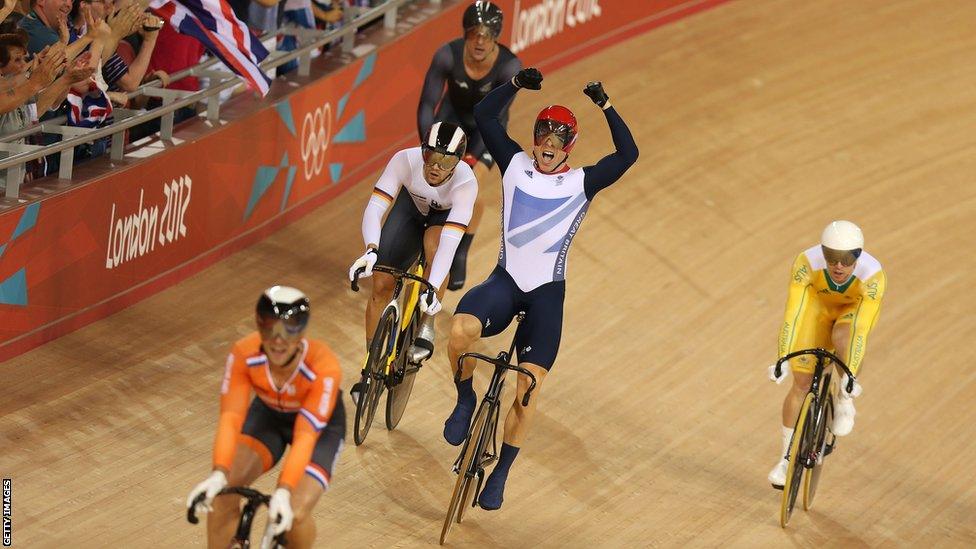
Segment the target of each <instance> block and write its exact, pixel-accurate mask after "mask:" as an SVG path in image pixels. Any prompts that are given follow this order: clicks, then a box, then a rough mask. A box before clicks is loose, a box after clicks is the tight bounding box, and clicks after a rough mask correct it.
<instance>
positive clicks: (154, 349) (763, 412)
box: [0, 0, 976, 547]
mask: <svg viewBox="0 0 976 549" xmlns="http://www.w3.org/2000/svg"><path fill="white" fill-rule="evenodd" d="M974 17H976V4H974V3H971V2H963V1H961V0H924V1H923V0H914V1H909V0H904V1H891V0H884V1H881V0H877V1H862V2H846V1H841V0H832V1H827V0H819V1H817V2H782V1H774V0H769V1H765V0H750V1H748V2H732V3H729V4H725V5H723V6H720V7H718V8H716V9H713V10H710V11H707V12H704V13H701V14H699V15H696V16H693V17H691V18H688V19H685V20H683V21H680V22H678V23H675V24H671V25H669V26H665V27H663V28H659V29H656V30H654V31H652V32H650V33H647V34H645V35H643V36H639V37H637V38H634V39H631V40H629V41H627V42H625V43H622V44H619V45H617V46H615V47H613V48H610V49H608V50H606V51H604V52H602V53H600V54H598V55H595V56H593V57H591V58H589V59H586V60H584V61H582V62H579V63H576V64H574V65H571V66H569V67H567V68H566V69H564V70H561V71H559V72H557V73H553V74H547V75H546V80H545V83H544V89H543V91H542V92H541V93H535V94H533V93H528V92H522V93H521V94H520V95H519V97H518V99H517V101H516V103H515V105H514V107H513V111H512V113H513V115H512V122H511V125H510V130H511V132H512V133H513V135H514V136H515V137H516V138H518V139H519V140H520V141H522V142H526V141H527V140H528V137H529V135H530V120H531V119H532V117H533V116H534V114H535V113H536V111H537V109H538V108H539V107H540V106H541V105H543V104H544V103H551V102H561V103H565V104H567V105H569V106H570V107H571V108H573V109H574V110H575V111H576V113H577V115H578V116H579V118H580V121H581V125H582V134H581V137H580V142H579V144H578V145H577V148H576V152H575V153H574V155H573V157H572V161H573V163H574V164H576V165H585V164H588V163H592V162H593V161H595V160H597V159H598V158H599V157H600V156H601V155H602V154H604V153H606V152H607V151H608V150H609V149H610V147H611V144H610V140H609V132H608V131H607V129H606V126H605V123H604V122H603V120H602V117H601V116H600V114H599V112H598V110H597V109H596V108H595V107H594V106H592V105H591V104H590V103H589V101H588V100H587V99H586V98H585V97H584V96H583V95H582V94H581V93H580V92H579V89H580V88H581V87H582V85H583V84H584V83H585V82H586V81H587V80H590V79H602V80H604V81H605V83H606V87H607V90H608V92H609V94H610V95H611V97H612V99H613V102H614V103H615V104H616V105H617V107H618V109H619V111H620V113H621V114H622V116H623V117H624V119H625V120H627V121H628V122H629V123H630V126H631V128H632V129H633V131H634V134H635V136H636V139H637V142H638V144H639V145H640V148H641V158H640V161H639V163H638V165H637V166H636V167H635V168H633V169H632V170H631V172H629V173H628V174H627V176H626V177H625V178H624V179H623V180H622V181H621V182H620V183H619V184H617V185H616V186H615V187H613V188H612V189H610V190H608V191H606V192H604V193H602V194H601V195H600V196H599V198H598V199H597V200H596V201H595V204H594V205H593V207H592V208H591V209H590V213H589V215H588V216H587V219H586V222H585V223H584V226H583V229H582V231H581V233H580V235H579V236H578V238H577V239H576V242H575V245H574V248H573V252H572V254H571V255H572V259H571V261H570V263H571V264H570V267H569V270H570V272H569V282H568V298H567V302H566V323H565V331H564V338H563V345H562V348H561V353H560V359H559V361H558V362H557V364H556V366H555V368H554V369H553V373H552V375H551V376H550V379H548V380H547V382H546V384H545V386H544V387H543V391H542V393H541V401H540V405H539V414H538V419H537V420H536V423H535V425H534V427H533V430H532V434H531V435H530V437H529V440H528V442H527V443H526V444H525V446H524V450H523V452H522V453H521V455H520V457H519V459H518V461H517V462H516V464H515V467H514V468H513V473H512V475H511V477H510V481H509V487H508V491H507V493H506V500H505V506H504V508H503V509H502V510H501V511H499V512H494V513H488V512H485V511H482V510H480V509H479V510H474V511H472V512H471V513H470V514H469V518H467V519H466V520H465V523H464V524H462V525H461V526H460V527H457V528H456V529H455V530H454V531H453V533H452V536H451V538H450V542H451V543H452V544H453V545H458V546H503V547H536V546H548V547H593V546H600V547H639V546H685V545H694V546H717V545H732V546H745V547H753V546H783V545H796V546H806V547H812V546H821V545H824V544H826V545H834V546H878V545H885V546H900V545H906V546H909V545H910V546H920V545H934V546H969V547H972V546H974V545H976V519H974V517H976V483H974V482H973V481H974V471H976V469H974V466H973V463H974V461H976V442H974V435H976V430H974V427H973V425H976V405H974V402H976V377H974V374H973V371H974V370H973V367H972V365H971V363H970V360H971V358H970V355H971V353H970V352H969V348H970V346H971V344H967V343H966V341H971V340H970V339H969V337H971V333H972V330H973V329H974V328H976V322H974V318H976V317H974V315H973V314H972V310H973V309H974V297H973V296H974V292H973V290H972V286H971V278H972V272H973V271H976V259H974V256H973V254H972V250H973V246H972V242H973V235H974V234H976V221H974V219H976V182H974V181H973V174H974V173H976V132H974V131H973V126H974V113H976V64H974V63H973V51H974V50H976V34H974V33H973V32H972V24H971V21H972V20H973V18H974ZM410 115H411V116H412V113H410ZM370 184H371V180H369V179H368V180H366V181H363V183H362V185H360V186H358V187H356V189H355V190H353V191H352V192H349V193H346V194H345V195H343V196H341V197H340V198H338V199H337V200H335V201H333V202H331V203H329V204H328V205H326V206H324V207H322V208H321V209H319V210H318V211H316V212H314V213H313V214H311V215H309V216H308V217H306V218H304V219H303V220H301V221H299V222H297V223H295V224H293V225H291V226H289V227H288V228H286V229H283V230H281V231H280V232H278V233H276V234H275V235H273V236H272V237H270V238H268V239H267V240H266V241H264V242H261V243H259V244H257V245H255V246H253V247H251V248H250V249H247V250H245V251H243V252H240V253H237V254H236V255H234V256H232V257H230V258H227V259H226V260H224V261H222V262H220V263H218V264H216V265H214V266H213V267H211V268H209V269H207V270H205V271H204V272H202V273H200V274H198V275H197V276H194V277H192V278H191V279H189V280H186V281H185V282H183V283H181V284H179V285H177V286H176V287H173V288H170V289H169V290H167V291H164V292H162V293H160V294H158V295H156V296H155V297H153V298H151V299H148V300H146V301H144V302H141V303H139V304H137V305H135V306H133V307H130V308H129V309H127V310H125V311H123V312H121V313H118V314H116V315H114V316H112V317H110V318H108V319H105V320H103V321H100V322H98V323H96V324H93V325H91V326H88V327H87V328H85V329H82V330H79V331H77V332H74V333H72V334H70V335H68V336H66V337H62V338H60V339H58V340H57V341H54V342H52V343H50V344H47V345H46V346H44V347H42V348H39V349H36V350H34V351H33V352H30V353H28V354H26V355H23V356H21V357H19V358H16V359H14V360H11V361H8V362H7V363H5V364H2V365H0V378H2V379H3V383H4V387H3V392H4V397H3V400H2V402H0V443H2V451H0V473H2V475H3V476H4V477H12V478H13V479H14V484H13V504H14V523H13V526H14V541H15V546H19V547H60V546H72V547H185V546H200V545H202V543H203V537H204V528H203V527H202V526H197V527H192V526H190V525H188V524H187V523H186V521H185V519H184V518H183V516H184V508H183V501H184V498H185V497H186V494H187V492H188V491H189V490H190V489H191V488H192V487H193V485H194V484H195V483H197V482H198V481H200V480H202V479H203V478H204V477H205V476H206V474H207V472H208V470H209V463H210V449H211V443H212V438H213V432H214V428H215V420H216V412H217V394H218V387H219V383H220V377H221V373H222V365H223V362H224V357H225V354H226V352H227V351H228V349H229V345H230V343H231V342H232V341H233V340H235V339H236V338H238V337H240V336H242V335H243V334H245V333H247V332H248V331H250V330H252V329H253V312H252V311H253V304H254V301H255V300H256V298H257V296H258V295H259V293H260V291H261V289H263V288H264V287H266V286H268V285H271V284H272V283H287V284H292V285H295V286H298V287H300V288H304V289H305V290H306V291H307V292H308V293H309V294H310V296H311V298H312V303H313V311H314V314H313V321H312V325H311V329H310V335H311V336H313V337H317V338H322V339H324V340H325V341H327V342H328V343H329V344H330V345H331V346H332V347H333V348H334V349H335V350H336V352H337V353H338V355H339V356H340V358H341V360H342V364H343V371H344V372H345V376H346V377H345V379H344V381H343V386H344V388H346V389H348V387H349V386H350V384H351V383H352V381H351V380H352V379H353V378H354V377H355V375H356V372H357V370H358V368H359V366H360V363H361V356H362V351H363V349H362V347H363V329H362V312H363V307H364V304H365V301H364V300H365V296H364V295H357V294H353V293H352V292H350V291H349V290H348V288H347V285H346V283H345V282H344V277H345V273H346V269H347V268H348V265H349V263H350V262H351V261H352V260H354V259H355V258H356V257H357V255H358V254H359V252H360V237H359V226H360V216H361V213H362V209H363V206H364V205H365V202H366V200H367V195H368V193H369V188H370ZM482 192H483V193H484V195H485V196H486V197H487V201H488V204H489V209H488V212H487V213H486V218H485V219H486V222H485V223H484V227H485V228H484V230H483V231H482V232H481V235H480V236H479V238H478V239H477V240H476V241H475V245H474V249H473V253H472V255H471V257H470V263H469V265H470V276H469V280H470V281H472V282H478V281H480V280H482V279H483V278H484V276H485V275H486V274H487V273H488V272H489V270H490V269H491V268H492V266H493V264H494V261H495V255H496V252H497V246H498V241H497V239H498V234H497V232H498V227H497V223H495V222H494V220H495V219H497V215H498V202H499V192H498V184H497V180H493V181H485V182H482ZM834 218H849V219H852V220H855V221H857V222H859V223H860V224H861V225H862V227H863V228H864V231H865V234H866V238H867V248H868V250H870V252H871V253H872V254H874V255H875V256H876V257H878V258H879V259H880V260H881V262H882V263H883V264H884V266H885V268H886V271H887V273H888V280H889V289H888V294H887V296H886V299H885V302H884V306H883V308H882V315H881V319H880V323H879V325H878V327H877V329H876V331H875V333H874V334H872V338H871V340H870V343H869V350H868V359H867V362H866V367H865V370H864V371H865V374H866V375H864V376H863V384H864V388H865V390H864V395H863V396H862V397H861V398H860V399H859V400H858V410H859V414H858V416H857V425H856V428H855V430H854V433H853V434H852V435H851V436H850V437H848V438H846V439H843V440H842V442H841V444H840V446H839V449H838V451H837V452H836V453H835V454H834V455H833V456H832V457H831V459H830V460H829V462H828V466H827V469H826V473H825V477H824V480H823V482H822V484H821V492H820V495H819V496H818V497H819V499H818V501H817V504H816V507H815V509H814V510H813V511H811V512H809V513H805V512H803V511H802V510H799V511H797V513H796V515H795V516H794V518H793V522H792V523H791V525H790V527H789V528H788V529H787V530H785V531H784V530H781V529H780V527H779V525H778V522H777V518H778V515H777V513H778V509H779V497H780V492H776V491H773V490H772V489H771V488H770V487H769V485H768V484H767V482H766V473H767V471H768V470H769V468H770V467H771V466H772V465H773V463H774V461H775V458H776V454H777V452H778V447H779V414H780V412H779V410H780V403H781V400H782V397H783V394H784V390H785V389H784V388H783V387H777V386H775V385H773V384H771V383H769V382H768V381H767V380H766V379H765V367H766V366H767V365H768V364H769V363H770V362H771V361H772V360H773V359H774V358H775V345H776V334H777V330H778V328H779V323H780V321H781V315H782V313H783V307H784V301H785V297H786V285H787V274H788V270H789V267H790V264H791V261H792V259H793V258H794V256H795V254H797V253H798V252H799V251H800V250H801V249H804V248H805V247H807V246H810V245H812V244H813V243H815V242H816V241H817V238H818V237H819V232H820V230H821V228H822V227H823V225H825V224H826V223H827V222H828V221H829V220H831V219H834ZM458 297H459V296H458V295H457V294H455V295H452V296H449V298H448V299H447V301H446V307H447V309H448V310H451V309H452V308H453V306H454V304H456V302H457V299H458ZM448 321H449V314H443V315H441V316H440V317H439V319H438V329H439V330H440V333H441V334H443V333H445V328H446V327H447V325H448ZM507 342H508V336H507V334H506V336H504V337H500V338H498V339H496V340H494V341H492V342H491V343H490V344H489V345H487V346H485V347H484V350H487V351H489V352H495V351H496V350H497V349H498V348H500V346H502V345H505V344H507ZM438 345H439V348H438V352H437V355H436V359H435V360H434V361H433V362H432V363H430V365H429V367H427V368H425V370H424V371H422V372H421V375H420V377H419V378H418V383H417V385H416V387H415V389H414V394H413V398H412V400H411V403H410V406H409V408H408V409H407V414H406V416H405V417H404V420H403V422H402V423H401V426H400V428H399V429H398V430H397V431H395V432H392V433H387V432H386V431H385V430H384V429H383V427H382V426H381V424H380V425H374V429H373V431H372V432H371V433H370V436H369V439H368V440H367V442H366V445H365V446H364V447H361V448H356V447H354V446H353V445H352V437H351V434H350V435H349V437H348V440H347V442H348V443H349V445H348V446H347V447H346V450H345V452H344V453H343V455H342V458H341V460H340V465H339V468H338V471H337V474H336V476H335V479H334V485H333V487H332V489H331V491H330V492H329V493H327V494H326V496H325V497H324V498H323V499H322V501H321V503H320V504H319V506H318V508H317V511H316V518H317V524H318V531H319V539H320V542H321V543H320V545H321V546H323V547H326V546H328V547H388V546H398V547H408V546H425V545H432V544H436V542H437V535H438V533H439V531H440V525H441V521H442V518H443V513H444V508H445V506H446V504H447V500H448V498H449V496H450V492H451V486H452V483H453V475H451V474H450V465H451V462H452V460H453V459H454V457H455V455H456V450H455V449H454V448H453V447H449V446H448V445H447V444H446V443H445V442H444V441H443V440H442V438H441V428H442V423H443V420H444V418H445V417H446V415H447V414H448V413H449V412H450V410H451V407H452V405H453V400H454V396H453V388H452V386H451V383H450V381H449V378H448V373H447V364H446V362H447V361H446V358H445V356H444V350H445V347H446V344H445V343H444V341H443V340H440V341H439V342H438ZM482 374H483V372H482ZM479 378H480V379H481V380H482V381H480V382H479V383H477V384H476V386H479V385H480V386H482V387H483V385H484V381H483V379H484V377H483V375H479ZM346 398H347V400H346V403H347V409H348V408H349V406H348V405H349V404H350V401H349V400H348V397H346ZM350 428H351V427H350ZM271 485H272V479H271V478H265V479H262V481H261V482H259V484H258V486H259V487H260V488H264V489H267V488H269V487H270V486H271ZM262 524H263V521H262ZM259 526H260V525H259Z"/></svg>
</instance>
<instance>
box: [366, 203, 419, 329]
mask: <svg viewBox="0 0 976 549" xmlns="http://www.w3.org/2000/svg"><path fill="white" fill-rule="evenodd" d="M423 238H424V216H423V215H421V214H420V211H419V210H417V207H416V206H415V205H414V203H413V199H412V198H410V193H409V192H407V191H405V190H403V189H401V190H400V192H399V193H397V198H396V201H394V203H393V207H392V208H390V213H389V214H388V215H387V217H386V221H385V222H384V223H383V230H382V232H381V233H380V243H379V249H378V250H377V251H376V254H377V257H376V264H377V265H386V266H389V267H396V268H398V269H403V270H407V269H409V268H410V266H411V265H412V264H413V262H414V261H416V260H417V256H418V255H420V250H421V247H422V246H423ZM373 278H374V280H373V290H372V294H371V296H370V300H369V303H368V304H367V305H366V344H367V347H368V345H369V339H370V338H371V337H373V332H374V331H375V330H376V323H377V322H378V321H379V318H380V315H381V314H383V309H384V308H385V307H386V305H387V303H389V302H390V299H391V298H392V295H393V285H394V280H393V277H392V276H390V275H388V274H385V273H376V274H374V275H373Z"/></svg>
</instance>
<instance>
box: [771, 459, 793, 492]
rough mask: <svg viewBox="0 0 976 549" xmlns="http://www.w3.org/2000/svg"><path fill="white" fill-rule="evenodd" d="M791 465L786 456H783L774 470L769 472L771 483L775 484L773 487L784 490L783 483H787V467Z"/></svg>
mask: <svg viewBox="0 0 976 549" xmlns="http://www.w3.org/2000/svg"><path fill="white" fill-rule="evenodd" d="M789 466H790V462H789V461H788V460H787V459H786V458H781V459H780V460H779V463H777V464H776V466H775V467H773V470H772V471H770V472H769V476H767V477H766V478H767V479H769V483H770V484H772V485H773V488H776V489H777V490H782V489H783V485H784V484H786V469H787V468H788V467H789Z"/></svg>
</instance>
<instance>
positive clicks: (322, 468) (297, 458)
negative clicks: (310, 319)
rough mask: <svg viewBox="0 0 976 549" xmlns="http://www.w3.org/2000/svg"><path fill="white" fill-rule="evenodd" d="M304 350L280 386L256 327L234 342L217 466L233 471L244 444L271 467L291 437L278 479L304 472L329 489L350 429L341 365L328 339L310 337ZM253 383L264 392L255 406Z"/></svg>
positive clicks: (287, 480) (287, 481)
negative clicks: (346, 412) (341, 387)
mask: <svg viewBox="0 0 976 549" xmlns="http://www.w3.org/2000/svg"><path fill="white" fill-rule="evenodd" d="M299 353H300V357H299V362H298V367H297V368H295V371H294V372H293V373H292V375H291V377H290V378H289V379H288V380H287V381H286V382H285V383H283V384H282V386H281V387H280V388H279V387H276V386H275V382H274V380H273V378H272V376H271V371H270V369H269V365H268V358H267V357H266V356H265V355H264V353H263V351H262V350H261V337H260V335H259V334H258V333H257V332H254V333H253V334H251V335H248V336H247V337H245V338H243V339H241V340H239V341H237V343H235V344H234V347H233V349H232V350H231V353H230V355H229V356H228V357H227V366H226V371H225V373H224V380H223V384H222V385H221V389H220V392H221V398H220V421H219V424H218V427H217V436H216V439H215V440H214V452H213V461H214V466H219V467H223V468H225V469H227V470H229V469H230V466H231V463H233V461H234V453H235V451H236V449H237V443H238V442H240V443H243V444H245V445H247V446H248V447H250V448H251V449H253V450H254V451H255V453H257V454H258V455H259V456H260V457H261V461H262V463H263V464H264V471H268V470H269V469H271V468H272V467H273V466H274V464H275V463H277V461H278V460H279V459H280V458H281V456H282V454H284V450H285V446H286V445H287V444H289V443H290V444H291V446H292V448H291V451H290V452H289V453H288V457H287V458H286V459H285V463H284V465H283V466H282V469H281V477H280V479H279V483H280V484H281V485H284V486H287V487H289V488H291V489H294V488H295V486H296V485H297V484H298V481H299V480H300V479H301V476H302V473H303V472H304V473H307V474H308V475H311V476H312V477H313V478H314V479H315V480H317V481H318V482H319V483H320V484H321V485H322V488H323V489H325V488H328V485H329V480H330V478H331V476H332V471H333V466H334V465H335V461H336V460H337V458H338V456H339V452H340V451H341V449H342V440H343V438H344V435H345V414H344V412H343V407H342V398H341V391H340V389H339V382H340V380H341V377H342V371H341V370H340V368H339V361H338V360H337V359H336V357H335V355H334V354H333V353H332V351H331V350H330V349H329V347H328V346H327V345H326V344H325V343H322V342H320V341H315V340H310V339H303V340H302V343H301V347H300V348H299ZM252 389H253V390H254V391H255V392H256V393H257V397H258V398H255V399H253V400H252V401H251V402H250V406H248V399H249V398H250V395H251V390H252ZM245 419H246V421H245Z"/></svg>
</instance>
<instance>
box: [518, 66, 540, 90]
mask: <svg viewBox="0 0 976 549" xmlns="http://www.w3.org/2000/svg"><path fill="white" fill-rule="evenodd" d="M512 84H515V86H516V87H519V88H525V89H527V90H541V89H542V73H541V72H539V69H536V68H531V67H530V68H527V69H522V70H520V71H519V72H518V74H516V75H515V78H512Z"/></svg>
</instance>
